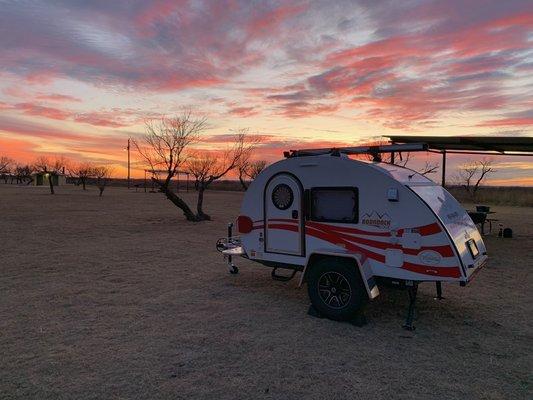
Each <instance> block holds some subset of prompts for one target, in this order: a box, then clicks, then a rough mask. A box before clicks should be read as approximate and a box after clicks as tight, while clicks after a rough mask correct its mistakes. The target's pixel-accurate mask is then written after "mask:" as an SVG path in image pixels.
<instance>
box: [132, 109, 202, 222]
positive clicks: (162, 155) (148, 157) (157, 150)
mask: <svg viewBox="0 0 533 400" xmlns="http://www.w3.org/2000/svg"><path fill="white" fill-rule="evenodd" d="M206 128H207V119H206V118H205V117H195V116H194V115H193V114H192V112H191V111H184V112H183V113H182V114H181V115H179V116H177V117H174V118H162V119H160V120H152V121H149V122H147V123H146V135H145V136H144V138H143V140H142V141H141V142H138V141H137V140H133V145H134V146H135V148H136V149H137V151H138V152H139V154H140V155H141V157H142V158H143V160H144V161H145V162H146V163H147V164H148V166H149V168H150V170H151V172H152V175H153V177H152V179H153V181H154V182H155V183H156V184H157V185H158V186H159V188H160V190H161V191H162V192H163V193H164V194H165V196H166V197H167V199H169V200H170V201H171V202H172V203H173V204H174V205H176V206H177V207H179V208H180V209H181V210H182V211H183V214H184V215H185V218H187V220H189V221H199V220H200V219H199V217H198V216H197V215H195V214H194V213H193V212H192V210H191V208H190V207H189V206H188V205H187V203H186V202H185V201H184V200H183V199H182V198H181V197H179V196H178V195H177V194H176V193H174V192H173V191H172V189H171V187H170V182H171V180H172V178H173V177H174V176H175V175H176V174H177V172H178V171H179V170H181V169H182V168H183V166H184V163H185V162H186V160H187V150H188V148H189V146H190V145H191V144H193V143H195V142H197V141H198V139H199V135H200V133H201V132H202V131H204V130H205V129H206ZM160 172H163V174H164V178H161V179H160V178H159V173H160Z"/></svg>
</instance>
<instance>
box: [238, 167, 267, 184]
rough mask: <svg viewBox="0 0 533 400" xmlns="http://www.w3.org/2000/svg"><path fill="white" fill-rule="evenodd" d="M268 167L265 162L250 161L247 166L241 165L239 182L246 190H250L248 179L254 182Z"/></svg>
mask: <svg viewBox="0 0 533 400" xmlns="http://www.w3.org/2000/svg"><path fill="white" fill-rule="evenodd" d="M266 165H267V162H266V161H265V160H255V161H248V162H247V163H246V164H245V165H239V167H238V168H239V182H240V183H241V186H242V187H243V189H244V190H246V189H248V186H249V183H248V182H247V181H246V178H248V179H249V180H250V181H253V180H254V179H255V178H256V177H257V175H259V174H260V173H261V171H262V170H264V169H265V167H266Z"/></svg>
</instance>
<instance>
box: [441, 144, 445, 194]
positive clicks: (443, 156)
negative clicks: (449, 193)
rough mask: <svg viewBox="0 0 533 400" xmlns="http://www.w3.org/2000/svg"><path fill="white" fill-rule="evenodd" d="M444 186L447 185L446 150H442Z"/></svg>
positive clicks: (442, 183)
mask: <svg viewBox="0 0 533 400" xmlns="http://www.w3.org/2000/svg"><path fill="white" fill-rule="evenodd" d="M440 185H441V186H442V187H446V150H442V182H441V184H440Z"/></svg>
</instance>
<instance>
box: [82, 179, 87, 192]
mask: <svg viewBox="0 0 533 400" xmlns="http://www.w3.org/2000/svg"><path fill="white" fill-rule="evenodd" d="M81 186H82V187H83V190H87V189H86V188H85V179H82V180H81Z"/></svg>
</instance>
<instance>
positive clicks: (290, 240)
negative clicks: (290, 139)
mask: <svg viewBox="0 0 533 400" xmlns="http://www.w3.org/2000/svg"><path fill="white" fill-rule="evenodd" d="M264 213H265V214H264V219H265V224H264V229H265V251H266V252H269V253H280V254H290V255H297V256H303V255H304V252H303V250H304V246H303V215H302V214H303V213H302V186H301V184H300V182H299V181H298V180H297V178H296V177H294V176H293V175H290V174H288V173H282V174H278V175H275V176H274V177H273V178H272V179H271V180H270V182H269V183H268V185H267V186H266V188H265V196H264Z"/></svg>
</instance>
